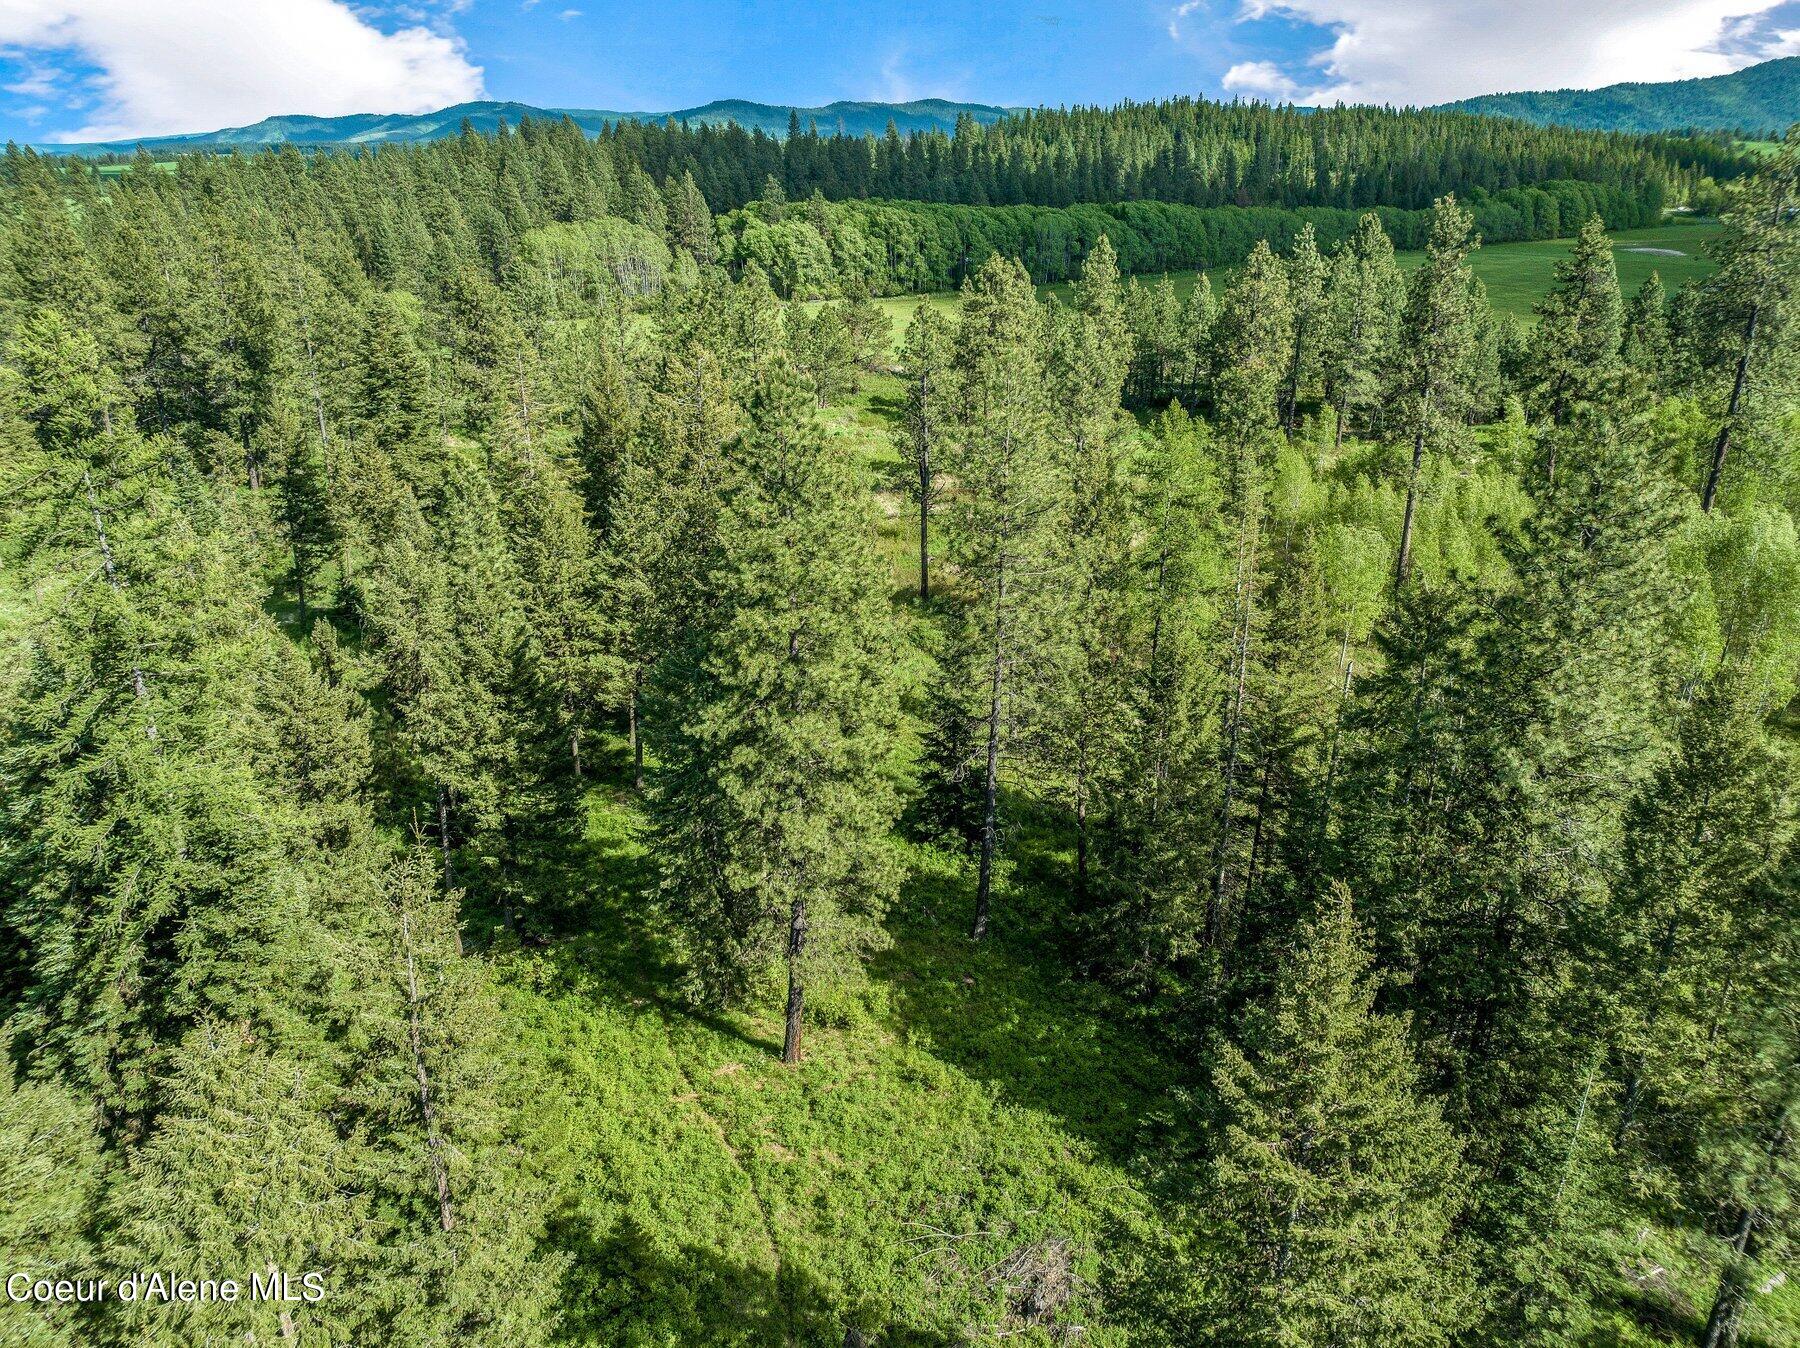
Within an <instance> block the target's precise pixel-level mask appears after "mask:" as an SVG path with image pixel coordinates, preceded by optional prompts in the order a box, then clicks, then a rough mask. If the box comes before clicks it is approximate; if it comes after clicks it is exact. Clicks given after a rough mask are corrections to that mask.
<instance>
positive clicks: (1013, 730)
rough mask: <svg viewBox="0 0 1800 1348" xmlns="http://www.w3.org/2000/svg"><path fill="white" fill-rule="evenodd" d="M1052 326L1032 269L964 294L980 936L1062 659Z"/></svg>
mask: <svg viewBox="0 0 1800 1348" xmlns="http://www.w3.org/2000/svg"><path fill="white" fill-rule="evenodd" d="M1042 324H1043V320H1042V317H1041V316H1040V314H1039V312H1038V306H1037V301H1036V298H1035V296H1034V295H1033V293H1032V290H1031V282H1030V279H1029V278H1028V277H1027V276H1026V275H1025V271H1024V268H1022V267H1020V266H1019V265H1018V263H1016V262H1008V261H1006V260H1004V259H1002V258H999V257H994V258H990V259H989V260H988V261H987V262H986V263H984V264H983V265H982V269H981V272H980V273H979V275H978V276H977V277H976V278H975V280H974V281H973V282H972V283H971V285H970V286H969V287H968V289H967V293H966V295H965V297H964V301H963V313H962V318H961V320H960V322H959V323H958V325H957V331H956V341H955V348H954V358H953V359H954V368H955V381H956V382H955V386H956V407H955V413H954V418H955V420H954V426H953V431H952V435H951V440H950V444H949V446H948V451H949V452H948V453H947V455H946V460H947V465H946V466H947V467H948V469H949V470H950V471H951V472H952V473H953V474H954V475H955V477H956V480H957V482H958V484H959V488H960V492H959V495H958V496H957V498H956V501H955V510H954V515H953V517H952V519H953V526H954V528H953V532H952V534H951V552H950V555H951V560H952V561H953V563H954V564H955V566H956V571H957V576H958V580H959V582H960V584H961V585H962V586H963V587H964V588H965V591H966V593H967V595H968V600H967V603H966V606H965V608H964V610H963V612H962V613H961V614H960V615H959V621H958V628H957V634H956V638H955V649H954V650H953V652H952V656H951V661H950V663H949V664H948V666H947V667H946V669H945V671H944V675H945V678H946V680H947V682H948V685H949V686H948V687H947V689H946V692H947V694H948V697H949V699H950V700H951V705H952V707H953V708H954V710H953V711H952V712H951V715H952V716H953V717H954V718H955V719H956V720H957V721H960V722H961V726H960V728H959V729H957V730H955V731H953V732H952V733H953V737H954V739H955V740H957V741H960V742H961V743H962V744H963V745H964V746H966V747H964V749H963V753H964V754H966V757H965V758H964V759H963V761H962V762H961V763H958V764H957V765H956V766H955V767H954V768H953V771H955V772H956V773H958V774H959V775H960V774H961V773H963V772H964V771H973V772H974V773H976V774H978V778H979V781H980V783H981V806H980V820H981V823H980V831H979V838H980V844H979V846H980V853H979V869H978V873H977V879H976V891H975V920H974V926H973V928H972V930H973V933H974V936H975V938H976V939H977V940H979V939H980V938H981V937H982V936H984V935H985V934H986V932H987V926H988V913H989V907H990V904H991V902H992V896H993V887H994V875H995V865H996V862H997V861H998V860H999V858H1000V855H1001V832H1002V828H1001V817H1000V778H1001V775H1002V773H1003V772H1004V771H1005V770H1006V769H1007V768H1008V767H1009V766H1010V764H1011V761H1012V759H1013V758H1014V756H1015V755H1016V754H1017V753H1018V752H1019V751H1020V749H1021V748H1022V747H1023V746H1024V745H1025V743H1027V742H1028V740H1027V737H1028V735H1029V733H1030V730H1031V726H1030V724H1029V721H1030V718H1031V716H1032V715H1033V714H1034V713H1035V712H1037V711H1040V710H1041V709H1042V706H1043V690H1044V688H1045V687H1046V686H1047V685H1048V684H1049V683H1050V682H1051V678H1052V676H1051V675H1050V673H1049V670H1050V669H1051V668H1052V667H1054V666H1055V665H1056V664H1057V663H1059V662H1060V659H1061V657H1062V655H1063V650H1062V646H1063V643H1062V641H1061V639H1060V637H1059V636H1058V633H1059V631H1060V627H1059V624H1058V623H1057V620H1056V616H1055V613H1054V610H1055V607H1056V601H1057V599H1058V585H1059V578H1058V576H1057V575H1056V574H1055V549H1054V543H1055V541H1056V538H1057V533H1058V530H1059V529H1060V527H1061V522H1062V518H1063V515H1064V511H1065V502H1064V492H1063V490H1062V487H1061V483H1060V481H1059V475H1058V473H1057V472H1056V467H1055V463H1054V456H1053V454H1052V449H1051V443H1050V437H1049V433H1048V432H1049V427H1048V409H1047V408H1046V406H1045V402H1044V373H1043V357H1042V342H1043V335H1042ZM965 736H966V737H967V738H965ZM970 741H972V742H970Z"/></svg>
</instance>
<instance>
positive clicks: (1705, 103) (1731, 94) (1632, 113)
mask: <svg viewBox="0 0 1800 1348" xmlns="http://www.w3.org/2000/svg"><path fill="white" fill-rule="evenodd" d="M1433 111H1436V112H1469V113H1474V114H1475V115H1477V116H1481V117H1513V118H1517V119H1518V120H1520V121H1526V122H1532V123H1534V124H1536V125H1538V126H1567V127H1573V128H1575V129H1577V130H1583V131H1627V132H1642V133H1649V132H1657V131H1689V130H1700V131H1743V132H1749V133H1752V134H1755V135H1768V134H1771V133H1774V134H1779V133H1781V132H1783V131H1785V130H1786V129H1787V128H1788V127H1789V126H1792V125H1793V124H1794V123H1795V122H1800V56H1783V57H1778V58H1776V59H1775V60H1772V61H1762V62H1759V63H1758V64H1756V65H1751V66H1745V67H1744V68H1743V69H1741V70H1734V71H1732V72H1730V73H1729V74H1725V75H1703V76H1700V77H1699V78H1697V79H1688V80H1664V81H1662V82H1660V83H1643V82H1636V81H1633V82H1628V83H1624V84H1609V85H1605V86H1603V87H1602V88H1599V89H1534V90H1522V91H1520V92H1518V93H1510V94H1481V95H1479V96H1478V97H1475V98H1464V99H1459V100H1457V101H1456V102H1454V103H1440V104H1438V105H1436V107H1435V108H1433Z"/></svg>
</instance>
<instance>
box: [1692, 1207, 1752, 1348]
mask: <svg viewBox="0 0 1800 1348" xmlns="http://www.w3.org/2000/svg"><path fill="white" fill-rule="evenodd" d="M1756 1221H1757V1211H1756V1208H1755V1207H1754V1206H1750V1205H1746V1206H1745V1207H1743V1208H1740V1209H1739V1210H1738V1219H1737V1224H1736V1225H1735V1226H1734V1227H1733V1228H1732V1233H1731V1253H1730V1255H1729V1256H1728V1257H1727V1258H1726V1260H1725V1267H1724V1268H1723V1269H1722V1270H1721V1271H1720V1273H1719V1290H1718V1292H1717V1293H1716V1294H1715V1295H1714V1297H1713V1304H1712V1313H1711V1314H1709V1315H1708V1316H1707V1317H1706V1332H1705V1333H1703V1334H1702V1335H1701V1336H1700V1348H1736V1345H1737V1341H1738V1330H1739V1329H1740V1328H1742V1326H1743V1323H1744V1306H1745V1305H1746V1303H1747V1302H1748V1301H1749V1300H1750V1286H1749V1282H1750V1258H1751V1256H1752V1255H1753V1254H1755V1252H1756Z"/></svg>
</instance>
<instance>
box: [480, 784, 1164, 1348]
mask: <svg viewBox="0 0 1800 1348" xmlns="http://www.w3.org/2000/svg"><path fill="white" fill-rule="evenodd" d="M589 842H590V845H591V847H592V849H593V868H594V869H593V875H592V879H593V885H592V888H591V891H590V892H588V893H586V894H583V895H581V896H580V897H579V899H577V900H574V901H573V902H572V903H571V906H570V908H569V910H568V913H567V915H566V920H565V921H564V922H563V924H562V926H563V927H564V928H566V930H561V931H558V932H557V933H556V934H554V935H552V936H550V938H549V939H548V940H547V942H546V943H545V944H544V945H543V946H541V947H539V948H533V949H528V950H525V951H521V952H517V953H514V954H512V955H508V956H505V957H503V959H502V963H503V964H504V966H505V968H506V971H507V974H508V980H507V981H508V986H509V989H510V991H509V996H508V1008H509V1018H510V1019H511V1021H512V1026H511V1032H512V1034H513V1036H514V1038H515V1040H516V1042H517V1045H518V1050H519V1053H520V1055H521V1057H522V1059H524V1060H526V1062H525V1065H526V1066H528V1067H534V1068H535V1069H536V1075H537V1076H538V1077H539V1079H541V1081H542V1082H543V1083H544V1093H543V1096H542V1098H540V1099H538V1100H536V1101H532V1102H528V1113H529V1115H530V1117H531V1118H532V1120H533V1124H532V1134H531V1136H529V1137H528V1138H527V1139H526V1145H525V1151H526V1153H527V1156H528V1158H529V1161H530V1164H532V1165H533V1166H534V1168H537V1169H540V1170H541V1171H542V1172H543V1173H544V1175H545V1176H546V1178H547V1179H548V1180H549V1181H550V1182H551V1184H552V1185H553V1186H554V1187H555V1188H556V1189H557V1190H558V1192H559V1193H560V1195H561V1197H560V1200H559V1202H558V1205H557V1216H556V1220H555V1222H554V1223H553V1227H552V1239H553V1240H554V1241H555V1243H556V1244H558V1245H559V1246H561V1247H562V1248H563V1249H564V1250H565V1251H566V1252H567V1253H568V1254H569V1255H571V1256H572V1259H571V1262H570V1272H569V1273H568V1275H567V1278H568V1285H567V1289H566V1291H567V1297H566V1302H565V1312H566V1320H565V1325H564V1331H563V1332H564V1334H565V1336H566V1338H567V1339H568V1340H569V1341H570V1342H576V1343H587V1344H608V1345H614V1344H616V1345H630V1346H633V1348H635V1346H636V1345H652V1344H654V1345H665V1344H666V1345H677V1344H680V1345H690V1344H732V1345H736V1344H743V1345H752V1344H755V1345H762V1344H820V1345H827V1344H828V1345H831V1348H837V1345H839V1344H841V1343H843V1342H844V1335H845V1331H846V1329H848V1328H852V1327H854V1328H855V1329H857V1330H859V1331H860V1332H862V1333H863V1334H865V1335H866V1336H867V1338H868V1341H869V1342H870V1343H872V1344H880V1345H883V1346H884V1348H885V1346H887V1345H940V1344H941V1345H949V1344H960V1343H964V1342H986V1341H991V1340H994V1339H997V1338H1000V1337H1001V1336H1006V1339H1007V1341H1009V1342H1023V1343H1032V1342H1053V1341H1062V1339H1064V1338H1066V1337H1067V1336H1068V1335H1070V1334H1071V1333H1072V1332H1073V1331H1075V1330H1076V1328H1077V1327H1079V1330H1080V1334H1079V1337H1080V1339H1081V1341H1083V1342H1087V1343H1093V1344H1102V1345H1103V1344H1123V1343H1126V1342H1131V1343H1154V1342H1159V1341H1177V1340H1176V1339H1175V1338H1172V1337H1171V1335H1172V1334H1173V1332H1174V1327H1175V1326H1177V1325H1178V1324H1179V1323H1180V1322H1181V1320H1182V1319H1183V1316H1182V1314H1181V1311H1180V1306H1179V1293H1178V1291H1177V1289H1178V1287H1179V1285H1180V1280H1179V1277H1178V1276H1177V1274H1178V1271H1179V1269H1180V1266H1181V1262H1182V1261H1181V1260H1180V1258H1179V1256H1178V1245H1179V1239H1178V1233H1179V1232H1180V1231H1181V1230H1183V1229H1184V1226H1185V1224H1186V1223H1185V1219H1184V1218H1183V1217H1182V1215H1181V1210H1180V1194H1181V1193H1182V1191H1183V1188H1184V1185H1185V1183H1186V1179H1185V1175H1186V1173H1187V1172H1189V1171H1191V1168H1192V1164H1193V1160H1194V1158H1195V1155H1196V1152H1197V1148H1198V1141H1197V1139H1196V1138H1195V1137H1194V1136H1193V1135H1192V1131H1191V1128H1190V1127H1189V1126H1188V1124H1187V1122H1186V1121H1187V1119H1188V1117H1189V1114H1190V1111H1189V1110H1188V1109H1187V1107H1186V1106H1185V1104H1184V1101H1183V1097H1182V1094H1181V1091H1180V1090H1179V1083H1180V1082H1181V1080H1182V1078H1183V1075H1184V1073H1183V1070H1182V1064H1181V1063H1179V1062H1178V1061H1174V1060H1172V1059H1171V1058H1170V1057H1168V1056H1165V1055H1164V1054H1162V1053H1159V1052H1158V1051H1157V1050H1156V1049H1155V1048H1154V1047H1151V1046H1150V1044H1149V1040H1148V1038H1147V1037H1146V1036H1144V1035H1143V1034H1142V1033H1141V1032H1138V1031H1135V1030H1134V1028H1133V1027H1132V1026H1131V1025H1130V1024H1129V1023H1128V1022H1127V1021H1126V1020H1125V1019H1124V1018H1123V1017H1122V1016H1121V1015H1120V1011H1121V1008H1119V1007H1117V1006H1115V1005H1113V1004H1112V1003H1111V1001H1110V999H1109V998H1108V997H1107V996H1106V995H1105V994H1103V993H1101V992H1100V991H1098V990H1097V989H1096V988H1094V987H1093V986H1091V985H1086V984H1082V983H1079V982H1077V981H1075V980H1073V979H1072V978H1071V977H1070V976H1069V975H1068V974H1066V973H1064V972H1062V971H1061V970H1060V969H1059V968H1058V966H1057V964H1056V963H1055V961H1054V960H1053V959H1050V958H1048V957H1047V955H1046V953H1045V942H1046V940H1047V938H1046V936H1045V935H1044V934H1043V933H1042V932H1041V931H1039V930H1038V929H1037V928H1038V919H1039V918H1041V917H1042V914H1041V913H1038V914H1036V915H1035V916H1031V917H1028V914H1029V912H1030V910H1029V909H1028V908H1023V907H1022V906H1023V905H1030V904H1034V903H1039V902H1041V896H1035V895H1033V894H1031V893H1030V892H1028V889H1027V887H1026V886H1023V885H1021V886H1018V887H1016V888H1015V889H1014V890H1013V891H1011V892H1009V893H1008V894H1007V895H1006V897H1005V902H1006V903H1007V904H1011V905H1013V908H1012V911H1011V912H1010V914H1008V915H1007V916H1005V917H1004V919H1003V920H1002V921H1001V922H1000V923H999V924H998V931H997V933H996V935H995V936H994V938H993V939H991V940H990V941H989V942H988V943H986V944H984V945H982V946H979V947H978V946H975V945H973V944H972V943H971V942H970V941H969V940H968V939H967V936H966V934H965V931H966V924H967V922H968V913H969V907H970V902H971V898H970V890H971V886H970V884H969V877H968V875H967V873H966V867H965V866H964V865H963V864H962V862H961V860H960V859H953V858H948V857H945V856H943V855H942V854H940V853H937V852H935V851H934V850H932V849H929V848H923V847H918V846H916V845H912V844H906V843H896V846H899V847H903V848H904V849H905V851H906V858H905V859H906V861H907V863H908V866H909V870H910V875H911V879H910V881H909V883H908V885H907V888H906V891H905V894H904V896H903V898H902V901H901V903H900V905H899V906H898V907H897V909H896V911H895V912H894V914H893V915H892V918H891V920H890V934H891V937H892V944H891V945H890V947H889V948H888V949H887V950H886V951H884V952H882V953H881V954H880V955H879V956H878V957H877V958H876V960H875V961H874V963H873V965H872V967H871V969H870V971H869V976H868V980H867V982H866V984H864V985H861V986H858V987H855V988H848V989H845V988H839V989H830V990H826V991H825V992H824V994H823V995H822V996H820V997H819V998H817V1002H818V1005H817V1007H816V1010H815V1014H814V1015H813V1017H812V1018H811V1021H810V1023H809V1026H808V1031H807V1043H806V1059H805V1061H804V1063H803V1064H801V1065H800V1066H799V1067H797V1068H786V1067H783V1066H782V1065H781V1064H780V1062H779V1061H778V1060H777V1050H778V1047H779V1042H780V1035H781V1026H780V1020H779V1014H778V1013H779V1010H780V1007H779V1002H778V1001H777V1000H776V999H773V998H771V999H768V1000H767V1003H766V1005H761V1006H757V1007H753V1008H751V1009H749V1010H746V1011H741V1012H730V1013H720V1014H713V1013H709V1012H703V1011H699V1010H696V1009H694V1008H691V1007H688V1006H686V1005H684V1004H683V1003H682V1002H680V1001H679V1000H677V999H675V998H674V997H672V996H671V994H670V993H669V992H668V989H670V988H671V987H673V986H675V984H676V980H675V979H674V978H673V977H671V975H670V972H669V970H668V968H667V967H666V958H665V955H664V952H663V944H662V940H661V938H660V935H659V933H658V931H657V929H656V924H655V922H654V921H653V920H652V919H651V918H650V917H649V916H648V910H647V909H646V907H645V905H644V903H643V896H644V893H645V889H646V886H647V885H648V883H649V879H650V877H649V870H648V862H647V859H646V855H645V851H644V844H643V839H642V820H641V816H640V815H639V813H638V812H637V810H636V808H635V805H634V804H633V803H632V802H631V801H630V800H629V798H628V797H627V795H626V794H625V793H622V792H619V791H608V792H602V793H597V794H596V795H595V797H594V799H593V805H592V827H591V830H590V837H589Z"/></svg>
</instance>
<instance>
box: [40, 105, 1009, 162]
mask: <svg viewBox="0 0 1800 1348" xmlns="http://www.w3.org/2000/svg"><path fill="white" fill-rule="evenodd" d="M1010 111H1013V109H1010V108H999V107H993V106H990V105H989V104H986V103H949V102H946V101H944V100H943V99H941V98H922V99H918V100H917V101H915V102H911V103H828V104H826V105H825V106H824V107H822V108H801V107H790V106H788V105H785V104H771V103H747V102H744V101H743V100H741V99H735V98H727V99H719V100H717V101H716V102H712V103H706V104H703V105H702V106H700V107H697V108H679V109H677V110H676V111H674V112H605V111H601V110H599V109H594V108H537V107H532V106H531V105H530V104H528V103H458V104H457V105H456V106H455V107H450V108H441V109H439V110H438V111H437V112H424V113H417V114H400V113H395V114H383V113H368V112H364V113H354V114H351V115H350V116H347V117H265V118H264V119H263V120H262V121H260V122H257V123H256V124H255V125H254V126H233V127H226V128H225V129H224V130H221V131H199V132H194V133H191V134H188V135H180V136H145V137H143V138H142V139H141V140H119V141H105V142H97V143H94V144H89V145H43V146H39V147H38V148H40V149H44V150H52V151H55V152H56V153H58V154H82V155H102V154H131V153H132V152H134V151H135V150H136V149H137V148H138V147H139V146H140V145H141V146H143V147H144V149H146V150H148V151H150V152H151V153H152V154H174V153H179V152H180V151H183V150H200V149H214V148H230V147H233V146H237V147H241V148H244V149H256V148H260V147H263V146H268V145H310V146H319V145H380V144H390V143H407V142H417V141H429V140H442V139H443V138H444V137H446V136H454V135H455V134H456V133H457V131H458V130H459V129H460V128H461V127H462V124H463V122H464V121H465V120H466V121H467V122H468V123H469V124H470V125H471V126H473V127H474V128H475V129H476V130H477V131H486V132H492V131H494V130H496V129H497V128H498V127H499V125H500V123H501V122H503V121H504V122H506V123H507V124H509V125H511V126H517V125H518V124H519V119H520V118H522V117H531V118H533V119H544V120H550V121H555V120H559V119H561V118H564V117H567V118H569V119H570V120H571V121H573V122H574V123H575V124H576V125H577V126H579V127H581V128H582V129H583V130H584V131H587V132H589V133H590V134H592V133H594V132H597V131H599V130H600V129H601V128H602V127H604V126H606V125H607V124H609V123H612V122H621V121H638V122H661V121H665V120H667V119H669V118H674V119H675V120H676V121H678V122H686V123H688V124H689V125H690V126H700V125H706V126H723V125H725V124H726V123H729V122H735V123H737V124H738V125H739V126H741V127H744V128H745V129H746V130H752V131H756V130H760V131H766V132H768V133H769V134H770V135H772V136H785V135H786V134H787V130H788V122H789V119H790V117H792V116H794V115H796V114H797V115H798V116H799V118H800V125H801V126H803V127H804V126H807V125H809V124H816V125H817V126H818V128H819V134H820V135H824V136H829V135H833V134H836V133H843V134H845V135H851V136H861V135H875V136H879V135H881V134H882V133H883V132H885V131H886V130H887V125H888V123H889V122H890V121H891V122H893V124H894V125H895V127H896V128H898V129H899V131H900V134H901V135H905V134H906V133H907V132H909V131H951V130H954V129H955V127H956V119H957V118H958V117H959V116H961V115H962V114H963V113H967V114H969V116H971V117H973V118H974V119H975V120H976V121H978V122H982V123H984V124H987V123H993V122H997V121H999V120H1000V119H1001V118H1002V117H1004V116H1006V115H1007V113H1008V112H1010Z"/></svg>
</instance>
